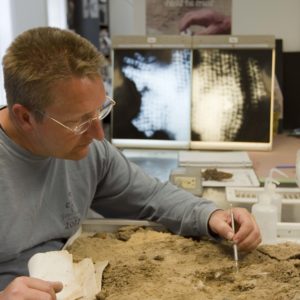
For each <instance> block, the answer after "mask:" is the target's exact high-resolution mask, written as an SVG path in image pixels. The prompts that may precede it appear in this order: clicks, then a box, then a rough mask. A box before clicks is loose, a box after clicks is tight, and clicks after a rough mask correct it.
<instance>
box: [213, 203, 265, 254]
mask: <svg viewBox="0 0 300 300" xmlns="http://www.w3.org/2000/svg"><path fill="white" fill-rule="evenodd" d="M232 212H233V216H234V220H235V221H236V223H237V232H236V233H234V232H233V231H232V228H231V216H230V211H223V210H217V211H215V212H213V213H212V215H211V216H210V219H209V221H208V225H209V228H210V230H211V231H212V232H214V233H216V234H218V235H219V236H221V237H222V238H224V239H227V240H231V241H233V242H234V243H235V244H237V246H238V248H239V249H240V250H244V251H251V250H254V249H255V248H256V247H257V246H258V245H259V243H260V242H261V235H260V231H259V227H258V225H257V224H256V222H255V219H254V217H253V216H252V215H251V214H250V213H249V212H248V211H247V210H246V209H244V208H238V207H235V208H232Z"/></svg>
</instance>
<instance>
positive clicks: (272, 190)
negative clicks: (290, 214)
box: [266, 182, 283, 222]
mask: <svg viewBox="0 0 300 300" xmlns="http://www.w3.org/2000/svg"><path fill="white" fill-rule="evenodd" d="M266 190H267V192H268V194H269V196H270V199H271V204H273V205H274V206H275V207H276V211H277V222H281V211H282V199H283V196H282V195H280V194H278V193H276V184H275V183H273V182H270V183H268V186H267V187H266Z"/></svg>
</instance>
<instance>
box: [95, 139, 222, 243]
mask: <svg viewBox="0 0 300 300" xmlns="http://www.w3.org/2000/svg"><path fill="white" fill-rule="evenodd" d="M102 145H103V153H102V159H101V161H102V163H101V167H102V170H101V174H102V175H101V178H99V183H98V186H97V190H96V193H95V197H94V199H93V202H92V209H94V210H95V211H97V212H98V213H100V214H101V215H102V216H104V217H106V218H127V219H140V220H149V221H154V222H158V223H160V224H162V225H163V226H165V227H166V228H167V229H168V230H170V231H171V232H173V233H176V234H180V235H183V236H210V237H211V235H210V233H209V230H208V226H207V224H208V220H209V217H210V215H211V214H212V213H213V212H214V211H215V210H217V209H218V208H217V207H216V205H215V203H213V202H212V201H208V200H206V199H203V198H199V197H195V196H194V195H192V194H191V193H188V192H186V191H184V190H182V189H179V188H177V187H175V186H174V185H172V184H171V183H169V182H166V183H162V182H160V181H159V180H158V179H156V178H152V177H150V176H148V175H147V174H146V173H145V172H144V171H143V170H142V169H141V168H139V167H138V166H137V165H135V164H133V163H132V162H130V161H128V160H127V159H126V157H124V156H123V154H122V153H121V152H120V151H119V150H118V149H116V148H115V147H114V146H112V145H110V144H109V143H108V142H103V143H102ZM103 157H104V158H103Z"/></svg>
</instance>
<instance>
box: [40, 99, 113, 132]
mask: <svg viewBox="0 0 300 300" xmlns="http://www.w3.org/2000/svg"><path fill="white" fill-rule="evenodd" d="M115 104H116V102H115V101H114V100H113V99H112V98H110V97H108V96H106V99H105V102H104V103H103V105H102V106H101V107H100V108H98V109H97V111H96V116H95V117H93V118H91V119H88V120H87V121H85V122H83V123H81V124H78V125H76V126H74V127H73V128H71V127H69V126H67V125H65V124H63V123H61V122H59V121H57V120H56V119H54V118H53V117H51V116H49V115H48V114H47V113H45V112H42V111H39V110H37V112H39V113H40V114H42V115H43V116H46V117H47V118H49V119H50V120H52V121H54V122H55V123H57V124H59V125H61V126H62V127H64V128H66V129H68V130H70V131H72V132H73V133H74V134H76V135H80V134H83V133H85V132H86V131H87V130H88V129H89V128H90V127H91V125H92V122H94V121H96V120H98V121H100V120H102V119H104V118H105V117H106V116H107V115H108V114H109V113H110V112H111V109H112V107H113V106H114V105H115Z"/></svg>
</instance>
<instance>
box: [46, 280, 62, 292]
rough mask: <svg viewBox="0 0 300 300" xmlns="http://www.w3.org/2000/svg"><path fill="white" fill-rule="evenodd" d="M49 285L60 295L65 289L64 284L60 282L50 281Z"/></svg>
mask: <svg viewBox="0 0 300 300" xmlns="http://www.w3.org/2000/svg"><path fill="white" fill-rule="evenodd" d="M49 283H50V285H51V286H52V288H53V289H54V292H55V293H58V292H60V291H61V290H62V289H63V284H62V283H61V282H60V281H49Z"/></svg>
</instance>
